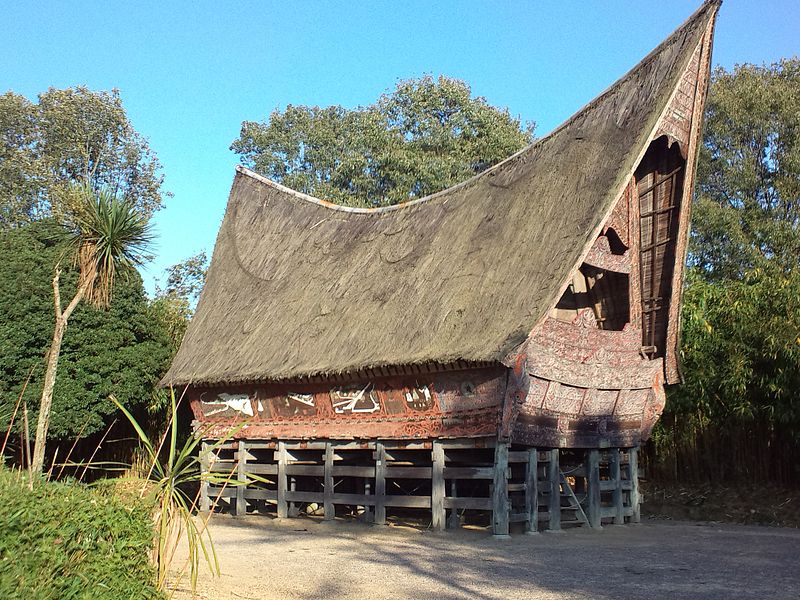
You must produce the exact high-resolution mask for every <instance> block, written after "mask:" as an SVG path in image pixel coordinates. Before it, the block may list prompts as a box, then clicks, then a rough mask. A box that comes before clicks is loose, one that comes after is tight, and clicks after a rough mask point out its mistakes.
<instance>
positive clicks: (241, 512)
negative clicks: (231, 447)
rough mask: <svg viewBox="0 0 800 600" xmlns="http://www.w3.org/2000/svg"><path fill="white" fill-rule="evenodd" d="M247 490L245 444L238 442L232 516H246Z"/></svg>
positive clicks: (241, 441) (242, 441)
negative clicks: (234, 501) (234, 499)
mask: <svg viewBox="0 0 800 600" xmlns="http://www.w3.org/2000/svg"><path fill="white" fill-rule="evenodd" d="M246 488H247V444H246V442H245V441H244V440H239V460H238V461H237V463H236V503H235V505H234V506H235V507H234V511H233V512H234V514H235V515H236V516H237V517H243V516H245V515H246V514H247V501H246V500H245V498H244V491H245V489H246Z"/></svg>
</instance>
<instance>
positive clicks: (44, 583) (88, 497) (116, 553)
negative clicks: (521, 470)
mask: <svg viewBox="0 0 800 600" xmlns="http://www.w3.org/2000/svg"><path fill="white" fill-rule="evenodd" d="M150 513H151V511H150V507H148V506H146V505H145V504H144V503H143V502H140V501H132V502H131V503H130V504H129V505H128V506H126V505H125V504H123V503H122V502H121V501H120V500H119V499H118V498H117V497H115V495H114V494H112V493H110V492H109V491H108V490H106V491H104V490H103V489H100V488H91V487H88V486H86V485H83V484H79V483H60V482H47V481H44V480H42V481H39V482H37V484H36V485H35V486H34V488H33V490H30V489H28V486H27V482H26V481H25V480H24V478H23V477H21V476H20V475H19V474H18V473H16V472H11V471H8V470H7V469H3V468H0V524H2V525H0V598H6V599H15V598H26V599H28V598H35V599H49V598H53V599H59V600H62V599H63V600H69V599H72V598H75V599H79V598H92V599H114V600H116V599H123V598H124V599H129V598H137V599H139V598H160V597H161V595H160V593H159V592H158V590H157V589H156V587H155V572H154V569H153V567H152V565H151V564H150V562H149V553H150V551H151V548H152V546H153V525H152V520H151V517H150Z"/></svg>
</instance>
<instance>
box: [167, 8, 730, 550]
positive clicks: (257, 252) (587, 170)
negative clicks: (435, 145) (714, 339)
mask: <svg viewBox="0 0 800 600" xmlns="http://www.w3.org/2000/svg"><path fill="white" fill-rule="evenodd" d="M719 5H720V2H719V1H718V0H715V1H709V2H706V3H704V4H703V6H702V7H700V8H699V9H698V11H697V12H696V13H695V14H694V15H693V16H691V17H690V18H689V19H688V20H687V21H686V22H685V23H684V24H683V25H682V26H681V27H680V28H679V29H678V30H676V31H675V32H674V33H673V34H672V35H671V36H669V37H668V38H667V39H666V40H665V41H664V42H663V43H661V44H660V45H659V46H658V47H657V48H656V49H655V50H653V51H652V52H651V53H650V54H649V55H648V56H647V57H646V58H644V60H642V62H640V63H639V64H638V65H637V66H636V67H634V68H633V70H631V71H630V72H629V73H628V74H626V75H625V76H624V77H622V78H621V79H620V80H619V81H617V82H616V83H614V84H613V85H612V86H611V87H610V88H609V89H608V90H607V91H605V92H604V93H602V94H601V95H600V96H599V97H597V98H596V99H595V100H593V101H592V102H590V103H589V104H588V105H586V106H585V107H584V108H583V109H581V110H580V111H579V112H578V113H577V114H575V115H574V116H573V117H572V118H570V119H569V120H568V121H567V122H566V123H564V124H563V125H561V126H560V127H559V128H557V129H556V130H555V131H553V132H552V133H551V134H550V135H548V136H547V137H544V138H542V139H540V140H538V141H536V142H535V143H534V144H532V145H531V146H529V147H528V148H526V149H524V150H522V151H520V152H519V153H517V154H515V155H514V156H512V157H510V158H508V159H507V160H505V161H504V162H502V163H500V164H498V165H496V166H494V167H492V168H490V169H489V170H487V171H486V172H484V173H482V174H480V175H477V176H476V177H473V178H472V179H470V180H468V181H466V182H464V183H461V184H459V185H456V186H454V187H452V188H450V189H447V190H444V191H442V192H439V193H437V194H433V195H431V196H429V197H426V198H422V199H419V200H414V201H411V202H407V203H405V204H401V205H396V206H390V207H386V208H375V209H359V208H347V207H342V206H336V205H333V204H331V203H329V202H326V201H323V200H319V199H316V198H312V197H310V196H306V195H304V194H301V193H298V192H295V191H292V190H290V189H288V188H286V187H283V186H281V185H278V184H277V183H274V182H272V181H269V180H268V179H265V178H264V177H261V176H260V175H258V174H256V173H253V172H251V171H249V170H247V169H245V168H242V167H239V168H237V171H236V175H235V178H234V181H233V187H232V189H231V193H230V198H229V200H228V207H227V211H226V214H225V218H224V220H223V222H222V225H221V227H220V231H219V236H218V238H217V242H216V247H215V249H214V255H213V259H212V261H211V266H210V270H209V272H208V278H207V283H206V287H205V289H204V290H203V293H202V296H201V298H200V301H199V304H198V306H197V311H196V314H195V316H194V318H193V319H192V322H191V324H190V325H189V328H188V331H187V332H186V336H185V338H184V340H183V343H182V345H181V347H180V350H179V351H178V353H177V355H176V357H175V359H174V361H173V364H172V367H171V368H170V370H169V372H168V373H167V375H166V376H165V378H164V380H163V382H162V383H163V384H164V385H171V386H175V387H176V388H178V389H179V392H180V391H184V390H185V397H186V401H188V403H189V404H190V406H191V410H192V411H193V414H194V418H195V431H196V432H197V435H201V436H203V438H204V439H205V440H206V442H207V443H208V442H211V441H213V440H219V439H222V438H225V437H226V436H227V435H228V434H230V433H231V432H234V435H233V436H232V437H231V438H230V439H228V440H227V441H226V443H224V444H222V445H221V446H219V447H218V448H216V449H215V451H214V452H213V453H212V454H210V455H208V456H205V455H204V457H205V458H204V468H206V469H207V470H213V471H220V472H232V473H233V477H234V478H237V479H240V480H243V481H247V482H248V483H247V484H246V485H240V486H227V487H225V486H212V485H208V484H204V486H203V489H202V504H203V506H202V508H204V509H208V508H209V506H211V505H212V504H219V505H221V506H224V507H228V508H229V509H230V510H231V511H233V512H235V513H236V514H245V513H247V512H252V511H259V512H263V511H272V510H274V511H276V512H277V515H278V516H279V517H286V516H293V515H297V514H298V513H299V512H301V511H310V510H314V509H316V507H319V509H318V510H319V512H320V513H321V514H323V515H324V518H325V519H332V518H334V517H335V516H336V515H337V514H339V515H343V514H353V513H358V514H361V515H362V516H363V517H366V518H368V519H370V520H372V521H374V522H375V523H385V522H386V521H387V518H391V517H392V516H393V515H397V514H398V513H405V512H408V511H416V512H417V513H418V514H419V515H420V516H422V517H423V518H425V519H429V520H430V522H431V524H432V527H433V528H434V529H444V528H445V527H448V526H457V525H458V524H459V523H461V522H463V519H465V518H468V519H471V518H484V519H486V522H490V523H491V526H492V528H493V532H494V533H495V534H496V535H505V534H508V532H509V530H510V526H511V524H514V523H519V525H516V526H515V527H519V528H520V529H524V530H526V531H529V532H535V531H539V530H543V529H550V530H557V529H559V528H561V527H562V524H563V523H567V522H572V523H579V524H585V525H588V526H591V527H600V526H601V525H602V524H604V523H615V524H622V523H626V522H636V521H637V520H638V519H639V492H638V483H637V481H638V478H637V472H638V470H637V448H638V447H639V446H640V444H641V443H642V442H643V441H645V440H647V438H648V436H649V435H650V432H651V430H652V427H653V425H654V424H655V422H656V420H657V419H658V418H659V415H660V413H661V411H662V409H663V407H664V398H665V396H664V385H665V384H672V383H677V382H679V381H680V365H679V360H678V350H679V329H680V319H679V315H680V307H681V287H682V280H683V275H684V272H683V271H684V262H685V258H686V247H687V238H688V235H689V217H690V208H691V197H692V190H693V186H694V180H695V165H696V161H697V152H698V145H699V143H700V133H701V124H702V117H703V106H704V102H705V97H706V92H707V88H708V80H709V69H710V60H711V46H712V37H713V28H714V20H715V17H716V14H717V11H718V9H719ZM243 421H245V422H246V423H245V425H244V426H243V427H241V426H239V427H238V428H237V426H238V425H239V424H241V423H242V422H243ZM250 475H255V476H257V477H255V478H251V477H250Z"/></svg>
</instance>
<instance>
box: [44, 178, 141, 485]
mask: <svg viewBox="0 0 800 600" xmlns="http://www.w3.org/2000/svg"><path fill="white" fill-rule="evenodd" d="M70 192H72V193H71V194H70V196H71V198H70V206H71V209H72V210H73V211H74V212H72V213H71V215H70V220H69V221H68V234H67V235H68V242H69V254H70V259H71V260H72V261H73V262H74V264H75V265H76V266H77V268H78V283H77V289H76V291H75V295H74V296H73V297H72V299H71V300H70V301H69V303H68V304H67V305H66V306H64V305H63V304H62V302H61V288H60V277H61V267H60V263H57V264H56V267H55V275H54V276H53V281H52V285H53V300H54V309H55V327H54V329H53V339H52V342H51V344H50V349H49V350H48V352H47V358H46V368H45V374H44V382H43V384H42V398H41V402H40V404H39V417H38V422H37V425H36V443H35V445H34V450H33V460H32V470H33V471H34V472H35V473H39V472H41V470H42V466H43V465H44V452H45V445H46V442H47V431H48V429H49V426H50V410H51V408H52V402H53V388H54V387H55V383H56V372H57V369H58V359H59V354H60V353H61V344H62V341H63V337H64V333H65V332H66V329H67V324H68V322H69V318H70V316H72V313H73V311H74V310H75V308H77V306H78V303H80V302H81V300H86V301H87V302H89V303H90V304H92V305H93V306H95V307H99V308H103V307H107V306H108V305H109V304H110V302H111V296H112V293H113V289H114V283H115V280H116V278H117V276H118V274H119V273H120V272H125V271H130V270H134V269H135V268H136V267H137V266H139V265H141V264H142V262H143V260H144V259H145V258H146V254H145V253H146V251H147V248H148V246H149V244H150V243H151V241H152V235H151V233H150V225H149V222H148V221H149V216H148V215H147V214H145V213H143V212H141V211H140V210H139V208H138V207H136V206H135V205H134V204H133V202H131V201H129V200H123V199H119V198H117V196H116V195H114V194H113V193H111V192H108V191H106V190H105V189H103V190H100V191H99V192H95V191H94V190H93V189H92V188H91V186H90V185H89V184H88V183H87V184H85V185H83V186H78V185H77V184H73V186H72V187H71V188H70Z"/></svg>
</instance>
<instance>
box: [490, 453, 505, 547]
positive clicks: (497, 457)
mask: <svg viewBox="0 0 800 600" xmlns="http://www.w3.org/2000/svg"><path fill="white" fill-rule="evenodd" d="M492 533H493V534H494V535H495V536H496V537H507V536H508V442H501V441H498V442H497V445H496V446H495V448H494V485H493V486H492Z"/></svg>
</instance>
